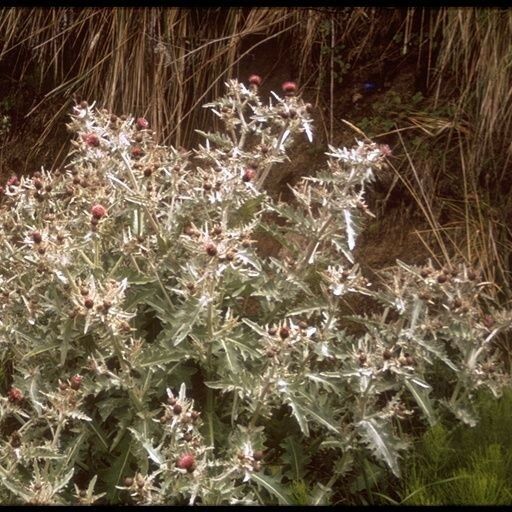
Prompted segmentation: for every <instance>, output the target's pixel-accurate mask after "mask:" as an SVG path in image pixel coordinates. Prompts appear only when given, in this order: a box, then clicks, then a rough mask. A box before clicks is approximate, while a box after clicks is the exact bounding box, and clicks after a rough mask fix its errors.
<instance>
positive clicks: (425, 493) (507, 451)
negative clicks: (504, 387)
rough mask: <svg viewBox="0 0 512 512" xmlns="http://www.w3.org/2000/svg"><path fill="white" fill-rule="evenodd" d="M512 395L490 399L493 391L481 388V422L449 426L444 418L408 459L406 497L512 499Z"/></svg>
mask: <svg viewBox="0 0 512 512" xmlns="http://www.w3.org/2000/svg"><path fill="white" fill-rule="evenodd" d="M511 400H512V394H511V393H510V390H508V391H507V392H506V393H504V395H503V396H502V397H501V398H500V400H489V396H488V394H487V393H483V394H480V396H479V397H478V401H477V409H478V411H479V413H480V422H479V423H478V424H477V425H476V426H474V427H468V426H465V425H457V426H455V427H453V428H452V429H451V430H449V429H448V428H447V427H445V426H443V425H442V424H441V423H438V424H436V425H435V426H433V427H431V428H430V429H429V430H428V431H427V432H426V433H425V434H424V435H423V436H422V438H421V439H420V440H419V441H418V442H417V444H416V446H415V450H414V451H413V452H412V455H411V456H410V457H409V458H408V460H407V461H406V466H407V470H406V471H405V472H404V474H405V475H406V476H405V477H404V480H403V482H402V483H401V491H400V503H402V504H408V505H448V504H454V505H504V504H507V503H510V498H511V497H512V488H511V486H510V481H509V480H510V479H509V475H510V471H511V470H512V457H511V453H512V452H511V446H510V436H509V435H508V432H509V431H510V414H509V411H510V405H511ZM388 501H389V498H388ZM395 502H396V501H395Z"/></svg>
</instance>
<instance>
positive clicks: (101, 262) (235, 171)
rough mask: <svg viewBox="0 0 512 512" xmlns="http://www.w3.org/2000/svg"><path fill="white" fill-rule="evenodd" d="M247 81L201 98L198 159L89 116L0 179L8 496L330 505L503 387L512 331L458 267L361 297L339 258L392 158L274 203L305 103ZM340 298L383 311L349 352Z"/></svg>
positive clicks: (407, 273) (369, 147) (341, 172)
mask: <svg viewBox="0 0 512 512" xmlns="http://www.w3.org/2000/svg"><path fill="white" fill-rule="evenodd" d="M249 82H250V85H249V86H248V87H247V86H246V85H244V84H242V83H239V82H238V81H237V80H232V81H230V82H228V83H227V84H226V85H227V93H226V95H225V96H224V97H222V98H220V99H219V100H218V101H215V102H212V103H210V104H208V105H206V107H207V108H209V109H210V110H211V111H212V113H213V114H214V115H216V116H217V117H218V118H219V119H220V120H221V121H222V122H223V123H224V125H225V130H224V131H223V132H222V133H217V132H216V133H204V132H199V133H200V134H201V135H202V136H203V137H204V142H203V143H202V144H200V145H199V146H198V147H197V148H195V149H194V150H193V151H187V150H186V149H183V148H173V147H164V146H159V145H158V144H156V142H155V140H154V137H153V134H152V132H151V129H150V126H149V123H148V121H147V120H146V119H144V118H134V117H132V116H120V117H118V116H117V115H114V114H112V113H110V112H107V111H104V110H99V109H96V108H95V106H94V104H93V105H89V104H88V103H87V102H85V101H83V102H81V103H80V104H79V105H76V107H75V108H74V111H73V115H72V117H71V121H70V123H69V129H70V130H71V131H72V132H73V133H74V134H76V137H75V139H74V140H73V145H74V149H73V151H72V152H71V154H70V155H69V159H68V160H67V163H66V165H65V166H63V168H62V169H60V170H59V171H58V172H56V173H50V172H47V171H45V170H44V169H42V170H41V172H39V173H36V174H35V175H34V176H33V177H21V178H20V177H17V176H12V177H11V178H9V180H8V181H7V183H6V184H5V186H4V187H3V189H2V203H1V214H2V224H1V226H0V251H2V253H1V258H0V282H1V284H2V290H1V294H2V317H1V320H0V343H2V345H3V348H4V350H9V351H10V353H11V354H12V366H13V372H12V374H11V375H10V376H9V385H8V389H7V390H6V392H5V394H4V395H3V396H2V397H0V420H1V422H2V424H1V425H2V445H1V447H0V454H1V457H0V475H1V476H2V479H1V483H0V489H2V492H4V493H5V496H6V500H8V501H11V502H13V503H14V502H16V503H37V504H49V503H61V504H62V503H71V502H74V503H82V504H90V503H94V502H96V501H98V500H100V501H101V502H103V503H137V504H156V503H167V504H177V505H180V504H191V505H192V504H202V505H216V504H257V503H259V504H262V503H267V504H287V503H292V502H293V498H292V497H291V496H290V490H289V489H288V488H287V485H288V484H289V482H294V481H295V482H297V481H301V480H302V481H304V483H305V485H307V486H308V488H309V489H311V491H312V503H315V504H324V503H328V502H329V500H330V499H331V498H330V497H331V496H332V495H333V490H334V489H335V488H336V486H337V484H339V482H341V481H342V479H348V481H349V482H352V483H354V486H355V487H357V488H361V487H362V488H363V489H364V487H368V485H369V484H368V482H371V481H372V479H373V475H377V474H379V472H384V471H386V470H389V471H391V472H392V473H393V474H394V475H396V476H399V475H400V458H401V454H402V453H403V450H404V449H405V448H406V446H407V445H408V437H407V435H404V433H403V429H402V428H401V426H400V425H401V424H402V422H403V421H404V420H407V419H408V418H410V417H414V418H415V419H417V421H429V422H431V423H433V422H434V421H435V418H436V414H437V413H438V411H439V410H444V411H447V412H448V413H450V414H452V415H454V416H455V417H457V418H459V419H461V420H462V421H465V422H468V423H473V422H474V421H475V419H474V417H473V414H472V403H473V393H474V391H475V390H476V389H478V388H480V387H488V388H490V389H492V390H493V392H494V393H495V394H499V392H500V389H501V388H502V387H503V386H504V385H505V384H507V383H508V376H507V374H506V373H505V372H504V371H503V369H502V368H501V366H500V362H499V359H498V357H497V354H495V353H494V352H493V350H492V349H493V345H492V342H493V340H494V338H495V337H496V336H497V335H498V334H499V333H501V332H502V331H505V330H507V329H508V328H509V326H510V324H511V315H510V312H508V311H501V310H497V311H490V312H487V311H483V309H482V308H483V306H482V303H481V300H480V296H481V293H482V289H484V288H485V283H481V282H480V280H479V279H478V275H477V274H476V273H475V271H474V270H473V269H469V268H467V267H465V266H464V265H460V266H458V267H456V268H455V267H453V268H443V269H436V268H434V267H432V266H431V265H429V266H427V267H425V268H416V267H411V266H407V265H404V264H399V265H398V266H397V267H396V268H395V269H393V270H392V271H390V272H389V273H388V275H385V276H384V285H383V286H381V287H375V286H373V285H372V284H371V283H369V282H368V280H367V279H366V278H365V277H364V276H363V275H362V274H361V272H360V270H359V267H358V265H357V263H356V262H355V261H354V257H353V254H352V251H353V249H354V247H355V244H356V239H357V235H358V232H359V230H360V226H361V225H362V223H363V222H364V219H365V217H366V216H368V214H369V212H368V208H367V206H366V203H365V200H364V195H365V189H366V186H367V184H368V183H369V182H371V180H372V179H373V176H374V172H378V171H379V169H381V168H382V166H383V165H385V158H386V156H387V155H389V148H388V147H387V146H381V145H377V144H375V143H363V142H357V145H356V146H355V147H353V148H350V149H348V148H335V147H329V148H328V152H327V153H326V155H327V157H328V160H327V166H326V168H325V169H324V170H322V171H320V172H319V173H318V174H317V175H316V176H314V177H307V178H305V179H303V180H302V181H301V182H300V183H299V184H298V185H296V186H295V187H293V188H292V192H293V194H294V202H293V203H283V202H281V201H279V200H275V199H273V198H271V197H270V196H269V195H268V194H267V193H266V191H265V183H266V180H267V178H268V176H269V175H270V173H271V172H273V167H274V165H275V164H276V163H279V162H283V161H284V160H286V159H287V149H288V148H289V147H290V145H291V144H292V142H293V140H294V138H295V137H296V136H297V135H299V134H301V133H305V134H306V135H307V137H308V138H309V139H310V140H311V139H312V135H313V130H312V126H311V119H310V115H309V111H310V106H309V105H308V104H305V103H304V102H303V101H302V99H301V98H300V96H298V95H297V85H296V84H295V83H294V82H286V83H285V84H283V95H282V96H280V95H278V94H275V93H273V98H272V99H271V100H270V102H269V103H268V104H264V103H263V102H262V101H261V99H260V97H259V95H258V86H259V84H260V82H261V78H259V77H257V76H255V75H253V76H252V77H251V78H250V80H249ZM276 219H278V220H279V222H276ZM262 234H265V235H266V236H271V237H272V238H274V239H275V240H276V241H278V242H279V243H280V244H281V246H282V250H281V252H280V254H279V257H272V256H268V255H266V254H264V253H262V251H261V250H260V249H259V247H258V245H257V244H256V241H257V240H258V238H259V237H261V235H262ZM350 294H363V295H365V296H369V297H372V298H373V299H374V300H375V301H376V302H377V303H378V304H380V305H381V306H382V307H381V309H380V310H379V312H378V313H376V314H372V315H367V316H363V315H360V316H357V317H354V318H352V321H357V322H359V324H360V325H361V328H362V333H361V334H360V335H357V336H356V335H351V334H348V333H347V332H346V331H345V325H346V321H347V319H346V318H344V317H343V316H342V314H341V313H340V311H341V308H340V305H341V303H342V301H343V300H344V298H345V297H346V296H348V295H350ZM484 313H485V314H484ZM439 366H440V367H442V368H443V371H444V372H443V373H442V379H440V382H438V381H437V380H434V379H432V374H433V368H438V367H439ZM439 384H442V385H443V386H444V387H440V385H439ZM431 391H433V393H432V396H431ZM436 393H437V394H436ZM279 422H280V423H279ZM278 423H279V424H280V425H282V426H286V428H284V429H283V428H281V429H280V428H277V426H276V425H277V424H278ZM276 437H277V439H276ZM365 468H373V469H372V470H371V472H370V471H369V470H368V471H367V470H366V469H365ZM361 482H362V484H361ZM295 490H296V491H298V494H297V492H296V493H295V494H296V496H295V499H297V497H298V498H299V499H302V498H301V496H302V497H303V493H302V494H301V492H300V490H299V489H298V488H297V489H295Z"/></svg>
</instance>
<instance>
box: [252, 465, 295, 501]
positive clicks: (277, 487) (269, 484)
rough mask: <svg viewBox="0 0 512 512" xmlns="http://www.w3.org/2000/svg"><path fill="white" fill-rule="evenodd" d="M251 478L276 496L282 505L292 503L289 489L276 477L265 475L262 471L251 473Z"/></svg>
mask: <svg viewBox="0 0 512 512" xmlns="http://www.w3.org/2000/svg"><path fill="white" fill-rule="evenodd" d="M251 480H253V481H254V482H256V483H257V484H258V485H260V486H261V487H264V488H265V489H266V490H267V491H268V492H269V493H270V494H272V495H273V496H275V497H276V498H277V499H278V501H279V504H280V505H290V503H291V502H292V500H291V498H290V496H289V495H288V493H287V491H286V490H285V489H284V488H283V486H282V485H281V484H280V483H279V482H277V481H276V479H275V478H272V477H269V476H266V475H263V474H261V473H254V472H253V473H251Z"/></svg>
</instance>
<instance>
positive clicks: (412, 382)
mask: <svg viewBox="0 0 512 512" xmlns="http://www.w3.org/2000/svg"><path fill="white" fill-rule="evenodd" d="M404 383H405V386H406V387H407V389H408V390H409V391H410V392H411V394H412V396H413V397H414V399H415V400H416V403H417V404H418V406H419V407H420V408H421V410H422V411H423V413H424V414H425V416H426V417H427V420H428V422H429V424H430V425H431V426H432V425H434V424H435V423H436V419H435V415H434V409H433V407H432V403H431V401H430V398H429V396H428V394H429V392H430V390H431V389H432V388H431V387H430V386H429V385H428V384H427V383H426V382H423V381H422V380H421V379H416V378H411V379H407V378H406V379H405V380H404Z"/></svg>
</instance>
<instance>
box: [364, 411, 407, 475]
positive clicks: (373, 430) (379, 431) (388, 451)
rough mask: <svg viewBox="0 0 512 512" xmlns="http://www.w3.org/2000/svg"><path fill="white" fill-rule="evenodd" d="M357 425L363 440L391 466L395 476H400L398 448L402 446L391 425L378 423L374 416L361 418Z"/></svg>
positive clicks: (377, 455)
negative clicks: (394, 436)
mask: <svg viewBox="0 0 512 512" xmlns="http://www.w3.org/2000/svg"><path fill="white" fill-rule="evenodd" d="M356 425H357V427H358V431H359V433H360V435H361V439H362V440H363V442H364V443H366V444H368V446H369V447H370V449H371V450H372V452H373V453H374V455H375V456H376V457H377V458H378V459H381V460H383V461H384V462H385V463H386V464H387V465H388V466H389V468H390V469H391V471H392V472H393V474H394V475H395V476H397V477H400V468H399V466H398V456H399V455H398V448H399V447H400V448H401V447H402V446H400V444H399V443H397V440H395V439H394V438H393V435H392V434H391V432H390V427H389V425H386V424H384V423H383V422H379V423H377V421H376V420H375V419H373V418H371V419H366V420H361V421H359V422H358V423H357V424H356Z"/></svg>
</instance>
